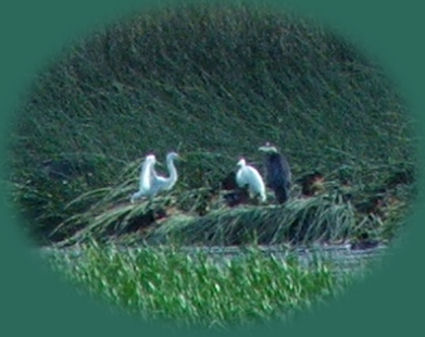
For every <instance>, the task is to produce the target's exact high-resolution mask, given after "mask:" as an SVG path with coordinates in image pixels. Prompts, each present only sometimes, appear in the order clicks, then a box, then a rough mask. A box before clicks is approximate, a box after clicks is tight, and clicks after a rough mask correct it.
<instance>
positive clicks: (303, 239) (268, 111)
mask: <svg viewBox="0 0 425 337" xmlns="http://www.w3.org/2000/svg"><path fill="white" fill-rule="evenodd" d="M410 124H411V120H410V119H409V116H408V114H407V111H406V107H405V105H404V103H403V101H402V99H401V98H400V96H399V95H398V93H397V90H396V88H395V87H394V85H393V84H392V83H391V82H390V81H389V80H388V78H387V77H386V76H385V74H384V72H383V71H382V69H381V68H380V67H379V66H378V65H376V64H375V63H374V62H372V61H370V60H368V59H366V58H364V57H363V56H362V55H361V53H359V52H358V50H356V49H355V48H353V47H352V46H351V45H350V44H349V43H348V42H347V41H345V40H343V39H340V38H337V37H335V36H334V35H333V34H332V33H331V32H329V31H327V30H325V29H324V28H323V27H322V26H320V25H318V24H317V23H315V22H314V21H312V20H310V21H308V20H302V19H300V18H298V17H295V16H293V15H291V14H288V13H282V12H279V11H274V10H270V9H268V8H263V7H261V6H257V7H251V6H246V5H241V4H237V5H236V4H234V5H217V4H203V5H202V6H192V5H187V6H181V7H179V9H176V8H168V9H163V10H161V11H159V10H158V11H152V12H150V13H143V14H140V15H135V16H133V17H131V18H130V19H129V20H128V21H126V22H120V23H115V24H113V25H110V26H108V27H106V28H103V29H98V30H97V31H96V32H95V33H94V34H92V35H91V36H90V37H89V38H86V39H85V40H83V41H78V42H76V43H75V44H73V45H72V46H68V47H67V49H66V50H65V51H64V52H63V54H61V56H60V57H59V58H58V59H57V60H55V62H52V63H51V64H50V65H49V67H47V68H45V69H43V71H42V72H40V74H39V75H38V79H37V81H35V82H34V85H33V87H32V88H31V90H30V92H29V93H28V99H27V100H26V101H25V102H24V104H23V105H22V107H21V109H20V111H18V118H17V119H16V128H15V129H14V130H13V135H12V144H11V145H12V146H11V154H10V158H11V171H10V177H9V179H8V181H9V183H10V187H11V189H10V190H11V192H12V197H13V202H14V203H15V204H16V205H17V207H18V208H19V210H20V211H21V212H22V213H23V214H24V215H25V219H26V228H27V230H28V232H30V233H31V234H32V235H33V237H34V238H35V239H36V240H38V242H39V243H40V244H51V243H52V242H58V241H60V242H62V243H69V244H71V243H75V242H79V243H83V245H82V246H78V247H79V248H78V249H81V256H82V257H81V258H80V259H79V260H78V262H77V260H74V259H71V258H68V257H67V256H66V255H63V254H62V253H58V255H55V254H53V255H52V257H51V261H52V265H53V267H54V268H57V269H59V270H62V271H63V272H65V273H66V275H67V276H68V277H69V278H70V279H72V280H74V281H75V282H77V283H79V284H80V283H82V284H85V285H87V286H88V287H89V289H91V290H92V291H93V292H95V293H101V294H102V295H103V296H106V298H108V299H109V300H110V301H111V302H113V303H118V304H121V305H124V306H125V307H127V308H129V309H130V310H131V311H133V312H136V313H137V314H140V315H142V316H144V317H147V316H151V315H153V316H154V317H171V318H177V319H181V320H183V321H185V322H186V323H204V324H208V325H209V324H218V325H223V324H224V325H225V324H226V323H241V322H243V321H250V320H252V319H254V320H255V319H259V318H261V319H263V318H270V317H272V316H273V315H274V313H277V314H278V315H280V314H282V315H283V316H286V315H287V314H288V313H289V312H292V311H293V310H294V309H296V308H299V307H306V306H308V305H309V303H310V301H311V300H312V299H314V298H321V297H322V296H324V295H327V294H333V293H334V292H335V291H336V290H337V289H339V284H337V282H336V281H335V279H334V278H333V276H332V275H331V273H330V272H329V270H328V268H327V267H325V266H324V265H320V264H318V265H315V266H313V269H305V268H303V267H301V266H300V265H299V264H298V263H297V261H296V260H295V259H294V260H288V261H287V263H284V264H282V263H281V262H277V261H276V260H274V259H265V258H263V257H261V256H259V255H258V254H256V253H252V254H251V253H249V254H247V256H246V259H243V260H241V261H238V262H232V263H230V264H229V265H227V267H226V268H225V269H220V268H219V267H218V266H217V265H216V264H211V263H210V262H208V261H209V260H208V259H206V257H205V256H203V255H202V254H201V255H199V256H192V257H190V256H188V255H184V254H180V253H177V252H176V251H175V250H174V248H172V246H169V245H170V244H172V245H177V246H179V245H180V244H182V245H192V246H196V245H244V244H252V243H254V244H261V245H269V244H285V245H287V244H290V245H293V244H295V245H296V244H308V243H311V242H326V243H340V242H346V241H350V242H366V243H367V242H383V241H389V240H391V239H392V238H393V237H394V236H395V235H396V234H397V233H398V231H399V229H400V228H402V226H403V221H404V216H405V215H406V214H407V209H408V206H409V203H410V201H411V200H412V197H413V196H414V181H415V180H414V168H415V164H416V162H415V160H416V159H415V157H414V146H415V140H414V138H413V137H412V134H411V131H412V130H411V127H410ZM266 141H269V142H271V143H273V144H275V145H276V146H277V147H278V148H279V149H280V151H281V152H282V153H284V154H285V155H286V156H287V157H288V159H289V162H290V165H291V169H292V173H293V177H294V184H293V188H292V190H291V198H290V200H289V201H288V202H287V203H285V204H284V205H276V204H275V202H274V201H273V196H272V195H271V194H269V196H268V197H269V199H268V202H267V204H263V205H260V204H258V203H255V202H249V203H248V204H243V205H238V206H235V207H229V206H228V205H226V200H225V198H224V196H225V194H226V193H229V192H225V191H223V190H222V187H223V186H222V182H223V179H225V178H226V177H227V176H228V174H229V173H230V172H232V171H234V170H235V165H236V162H237V160H238V159H239V157H240V156H244V157H245V158H246V159H247V161H248V162H249V163H252V164H253V165H255V166H257V167H258V168H259V169H260V171H261V170H262V164H261V163H262V161H263V156H262V154H261V153H260V152H259V151H258V150H257V149H258V147H259V146H260V145H263V144H264V143H265V142H266ZM171 150H174V151H177V152H179V154H180V155H181V156H182V158H183V159H182V160H181V161H179V162H177V167H178V172H179V180H178V182H177V184H176V186H175V188H174V189H173V190H172V191H171V192H170V193H166V194H161V195H159V196H158V197H156V198H155V199H154V200H152V201H142V202H140V203H136V204H130V203H129V197H130V195H131V194H132V193H133V192H135V191H136V190H137V187H138V175H139V173H138V172H139V167H140V162H141V160H142V158H143V157H144V156H145V155H146V154H147V153H149V152H152V151H153V152H155V154H156V155H157V158H158V159H159V160H160V161H163V158H164V157H165V154H166V153H167V152H169V151H171ZM162 168H163V166H162ZM159 170H161V166H160V165H159ZM315 171H318V172H320V174H321V176H322V178H321V179H320V181H318V182H316V183H317V186H315V191H314V193H311V195H305V194H304V195H303V186H302V185H303V181H304V178H305V177H307V176H308V175H309V174H311V173H313V172H315ZM93 239H94V244H93V243H92V244H91V245H89V246H85V245H84V244H85V243H87V242H88V241H89V242H92V241H91V240H93ZM106 241H108V244H106V245H105V246H104V244H105V243H106ZM111 241H112V243H111ZM123 243H126V244H127V245H129V244H130V243H137V244H138V245H140V244H141V243H143V244H147V245H144V246H143V247H144V249H143V250H137V249H136V250H134V251H132V252H127V251H126V252H123V251H121V250H119V249H118V248H117V247H116V246H115V245H116V244H120V246H119V247H121V248H122V247H123V245H122V244H123ZM164 244H165V245H167V247H168V248H165V249H162V248H158V245H164ZM99 245H100V246H99ZM142 267H143V268H142ZM271 278H272V279H271ZM207 302H208V303H207ZM277 308H280V310H277ZM276 310H277V311H276ZM272 314H273V315H272ZM282 315H281V316H282ZM281 316H279V317H281Z"/></svg>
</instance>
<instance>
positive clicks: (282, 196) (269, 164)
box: [258, 143, 291, 203]
mask: <svg viewBox="0 0 425 337" xmlns="http://www.w3.org/2000/svg"><path fill="white" fill-rule="evenodd" d="M258 149H259V150H260V151H263V152H265V153H266V161H265V165H266V184H267V186H268V187H270V188H271V189H272V190H273V191H274V194H275V196H276V200H277V201H278V202H279V203H284V202H285V201H286V200H288V198H289V190H290V188H291V170H290V168H289V164H288V161H287V159H286V158H285V156H284V155H282V154H280V153H279V152H278V151H277V149H276V147H275V146H273V145H270V143H266V144H265V145H264V146H260V147H259V148H258Z"/></svg>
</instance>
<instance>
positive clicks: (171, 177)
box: [167, 158, 177, 183]
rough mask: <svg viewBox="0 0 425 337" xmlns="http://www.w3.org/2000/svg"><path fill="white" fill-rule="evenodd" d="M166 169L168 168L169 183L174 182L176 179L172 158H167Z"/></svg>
mask: <svg viewBox="0 0 425 337" xmlns="http://www.w3.org/2000/svg"><path fill="white" fill-rule="evenodd" d="M167 169H168V174H169V176H168V178H167V180H168V181H169V182H170V183H171V182H172V183H174V182H176V181H177V170H176V167H175V166H174V160H173V158H169V159H167Z"/></svg>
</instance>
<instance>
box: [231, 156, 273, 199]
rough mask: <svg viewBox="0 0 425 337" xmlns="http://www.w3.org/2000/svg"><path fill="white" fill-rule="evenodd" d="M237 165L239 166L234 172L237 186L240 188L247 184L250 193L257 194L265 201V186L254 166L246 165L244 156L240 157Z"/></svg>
mask: <svg viewBox="0 0 425 337" xmlns="http://www.w3.org/2000/svg"><path fill="white" fill-rule="evenodd" d="M237 165H238V166H239V169H238V172H236V183H237V184H238V186H239V187H241V188H243V187H246V186H248V191H249V192H250V194H253V195H254V196H255V195H259V196H260V199H261V201H262V202H264V201H266V187H265V186H264V182H263V178H261V175H260V173H258V171H257V170H256V169H255V168H254V167H252V166H250V165H247V164H246V161H245V159H244V158H241V160H239V162H238V163H237Z"/></svg>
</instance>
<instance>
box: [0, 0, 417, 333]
mask: <svg viewBox="0 0 425 337" xmlns="http://www.w3.org/2000/svg"><path fill="white" fill-rule="evenodd" d="M151 1H152V0H151ZM229 1H230V0H229ZM168 2H178V1H177V0H176V1H168ZM155 3H158V2H155ZM273 3H274V4H275V5H279V4H280V3H286V4H288V5H289V7H290V8H294V9H296V10H298V11H299V12H300V13H306V14H309V15H312V16H315V17H317V18H318V19H320V20H322V21H323V22H325V23H327V24H328V25H329V26H330V27H332V28H333V29H335V31H337V32H338V33H339V34H341V35H342V36H346V37H348V38H349V39H350V40H352V41H353V42H354V43H355V44H356V45H358V46H360V47H361V48H362V49H363V50H364V51H366V52H367V53H369V55H370V57H373V58H375V59H376V60H377V61H378V62H379V63H380V64H381V65H383V66H384V67H385V68H386V69H387V73H388V75H389V76H390V77H391V78H392V79H393V81H394V82H395V83H397V85H398V86H399V88H400V91H401V93H402V94H403V95H404V97H405V98H406V100H407V102H408V106H409V107H410V110H411V113H412V115H413V116H414V118H416V119H417V123H416V125H415V127H416V129H417V134H418V135H422V134H423V130H424V129H425V128H424V123H425V122H424V118H425V114H424V112H423V109H424V107H425V104H424V99H423V97H424V92H423V88H424V87H425V85H424V83H423V80H422V79H423V78H425V76H424V75H425V74H424V66H423V60H425V53H424V44H423V33H422V32H423V31H424V28H425V27H424V26H425V21H424V20H423V11H422V8H421V5H420V4H419V2H418V1H410V0H405V1H398V2H395V3H394V2H391V3H389V2H385V1H372V0H369V1H363V0H356V1H333V0H321V1H313V0H311V1H307V0H303V1H301V0H298V1H295V0H293V1H273ZM146 5H149V3H147V1H141V0H140V1H137V0H121V1H114V0H73V1H59V0H56V1H53V0H40V1H33V2H31V1H19V0H16V1H13V2H12V1H8V3H4V2H2V3H1V5H0V36H1V39H0V41H1V52H0V60H1V62H0V74H1V76H0V105H1V110H0V111H1V123H0V131H1V133H0V137H1V147H0V150H1V154H2V160H1V163H2V166H1V169H2V175H3V174H4V173H5V171H6V166H7V159H8V158H7V154H6V145H7V139H8V130H9V129H10V127H11V126H12V124H11V123H12V120H13V113H14V109H16V107H17V105H18V104H19V102H20V99H21V98H22V96H23V95H24V93H25V90H26V89H27V88H28V86H29V84H30V83H31V80H32V79H33V78H34V75H35V74H36V72H37V71H40V70H42V67H43V65H44V64H46V63H48V61H49V60H52V59H54V57H55V55H57V53H58V52H59V51H60V50H61V48H62V47H64V46H66V45H67V43H69V42H70V41H72V40H73V39H76V38H78V36H81V35H84V34H87V33H89V31H90V29H92V28H93V27H96V25H100V24H101V23H102V22H107V21H111V20H113V19H114V20H115V19H117V18H119V17H120V16H123V15H126V14H128V13H130V12H131V11H132V10H134V9H143V8H145V6H146ZM423 148H424V146H423V139H421V146H420V149H419V150H418V157H419V158H424V154H423V150H422V149H423ZM422 167H423V163H422V162H421V164H420V168H421V169H420V170H419V173H420V177H419V178H420V189H419V190H420V195H419V197H418V199H417V200H416V202H415V207H414V210H413V212H412V214H411V216H410V217H409V219H408V222H409V225H408V230H407V231H406V232H405V234H404V235H403V236H402V237H401V238H400V239H399V241H398V242H397V247H395V248H394V249H393V250H392V255H393V256H392V257H390V258H387V259H386V260H385V263H384V265H383V266H382V267H381V268H379V271H377V272H375V273H374V274H373V275H371V276H370V277H368V278H367V279H366V280H365V281H363V282H361V283H358V284H357V285H355V286H354V287H352V289H351V290H349V291H348V292H347V293H346V294H344V295H343V296H341V297H340V298H339V299H338V300H336V301H334V302H330V303H327V304H324V305H321V306H317V307H315V308H314V309H313V310H312V311H311V312H310V313H306V314H304V315H300V316H298V317H297V319H296V320H295V321H294V322H293V323H292V324H290V325H287V326H274V325H270V326H267V327H261V328H260V327H259V328H257V329H250V330H249V331H240V332H239V333H243V335H244V336H256V335H262V336H266V335H280V336H281V335H285V334H286V335H290V336H300V335H302V336H304V335H308V336H320V335H325V336H338V337H339V336H341V335H342V336H371V335H376V336H382V335H385V336H393V335H396V336H400V335H405V334H408V335H410V334H415V332H416V331H422V330H423V324H422V321H421V319H422V318H423V305H422V304H423V303H424V302H425V301H424V300H425V298H424V291H423V285H424V284H425V280H424V271H423V261H422V256H423V246H422V238H424V237H425V233H424V232H425V225H424V224H423V223H424V221H423V220H424V210H423V209H422V206H423V204H424V203H423V201H424V198H423V192H422V191H423V190H424V188H423V185H424V181H423V177H422V171H423V170H422ZM4 194H5V191H4V189H3V190H2V196H3V195H4ZM1 200H2V202H1V204H0V212H1V225H0V259H1V264H0V266H1V267H0V270H1V274H0V275H1V276H0V286H1V287H0V310H1V311H0V322H1V323H0V333H1V334H2V335H3V336H11V335H13V336H21V335H43V336H50V335H52V336H57V335H60V336H68V335H73V336H75V335H88V334H93V333H94V334H96V335H102V336H118V335H129V334H130V333H132V334H141V335H144V336H154V335H162V334H167V335H168V336H175V335H182V336H189V335H197V336H200V335H214V334H215V333H213V332H210V333H207V332H201V331H193V330H192V331H183V330H178V329H174V328H172V327H169V326H166V325H161V326H160V325H157V324H154V323H152V324H147V323H143V322H140V321H139V320H137V319H135V318H132V317H129V316H127V315H126V314H124V313H120V312H116V311H115V312H114V311H113V309H111V308H108V307H106V306H105V305H104V304H103V303H98V302H95V301H93V300H92V299H90V298H88V297H87V296H86V295H84V294H78V293H77V292H76V291H75V289H74V287H72V286H70V285H69V284H67V283H66V282H63V281H62V280H61V279H60V278H59V276H58V275H55V274H52V273H51V272H50V271H49V270H48V269H47V268H46V267H44V266H43V265H42V264H41V262H40V261H39V260H38V258H36V257H35V256H34V255H32V254H31V249H30V247H31V246H30V244H29V243H28V242H27V241H26V239H25V238H24V236H23V235H22V233H20V232H19V230H18V228H19V223H18V221H17V220H13V219H12V214H10V212H6V207H5V205H4V201H3V200H4V198H2V199H1ZM115 310H116V309H115ZM233 334H234V333H232V335H233ZM229 335H230V333H229Z"/></svg>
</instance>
